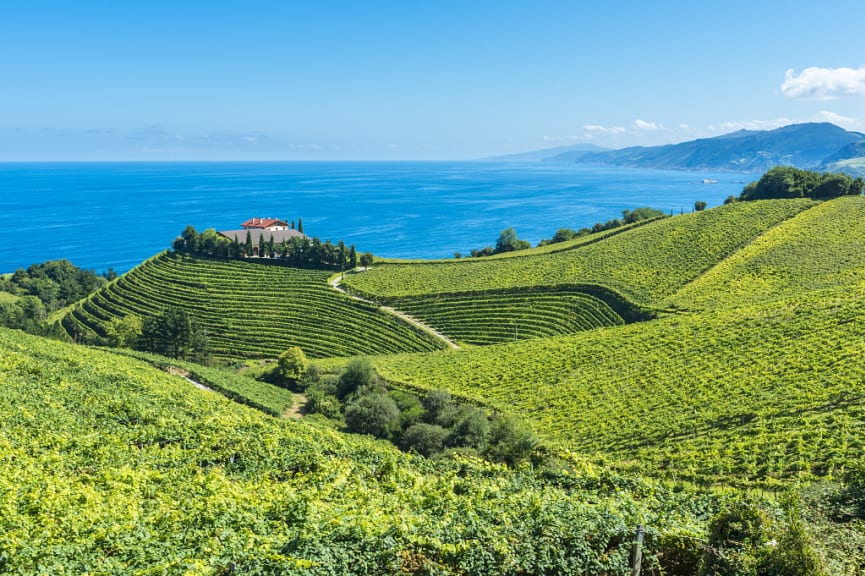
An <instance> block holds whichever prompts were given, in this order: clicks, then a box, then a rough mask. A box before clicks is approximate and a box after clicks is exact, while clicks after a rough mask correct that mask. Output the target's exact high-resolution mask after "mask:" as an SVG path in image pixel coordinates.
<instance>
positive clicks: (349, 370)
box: [336, 358, 378, 400]
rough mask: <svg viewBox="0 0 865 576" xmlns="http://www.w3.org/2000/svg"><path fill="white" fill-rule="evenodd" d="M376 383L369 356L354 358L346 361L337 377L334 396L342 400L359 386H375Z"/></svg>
mask: <svg viewBox="0 0 865 576" xmlns="http://www.w3.org/2000/svg"><path fill="white" fill-rule="evenodd" d="M377 384H378V375H377V374H376V373H375V368H373V367H372V362H370V361H369V358H355V359H354V360H352V361H351V362H349V363H348V366H346V367H345V370H344V371H343V373H342V374H341V375H340V377H339V383H338V384H337V386H336V397H337V398H339V399H340V400H343V399H344V398H346V397H347V396H348V395H350V394H352V393H353V392H355V391H356V390H358V389H359V388H361V387H369V386H375V385H377Z"/></svg>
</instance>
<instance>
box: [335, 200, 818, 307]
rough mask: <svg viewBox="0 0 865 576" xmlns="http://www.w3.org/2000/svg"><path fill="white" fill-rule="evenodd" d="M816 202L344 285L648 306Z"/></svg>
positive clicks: (737, 209)
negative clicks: (578, 294) (595, 290)
mask: <svg viewBox="0 0 865 576" xmlns="http://www.w3.org/2000/svg"><path fill="white" fill-rule="evenodd" d="M811 205H812V202H810V201H808V200H786V201H772V202H758V203H754V202H741V203H736V204H730V205H727V206H721V207H718V208H714V209H712V210H706V211H703V212H696V213H691V214H684V215H682V216H677V217H674V218H663V219H660V220H651V221H649V222H648V223H647V224H644V225H641V226H640V225H637V226H634V225H632V227H630V228H626V229H623V230H622V231H621V232H619V233H616V234H611V235H607V236H602V237H600V238H599V239H598V240H597V241H594V242H582V243H576V244H575V245H574V246H573V247H571V248H570V249H559V250H558V251H549V252H545V251H544V250H541V251H540V252H539V253H536V251H526V253H525V256H522V257H509V258H508V257H498V256H497V257H493V258H487V259H483V258H481V259H462V260H445V261H441V262H430V263H410V264H384V265H379V266H376V268H375V269H373V270H370V271H368V272H364V273H363V274H354V275H351V276H347V277H346V281H345V283H344V286H346V287H347V288H348V289H351V290H354V291H355V292H357V293H358V294H361V295H366V296H368V297H371V298H373V299H376V298H391V297H403V296H422V295H434V294H453V293H456V292H480V291H492V290H502V289H508V288H532V287H539V286H547V287H549V286H561V285H574V284H581V285H586V284H596V285H601V286H604V287H606V288H608V289H610V290H612V291H614V292H617V293H619V294H621V295H622V296H624V297H625V298H627V299H629V300H630V301H632V302H634V303H635V304H639V305H643V306H648V305H652V304H654V303H657V302H659V301H661V300H663V299H665V298H667V297H669V296H671V295H672V294H674V293H675V292H676V291H677V290H679V289H680V288H681V287H682V286H684V285H686V284H687V283H688V282H690V281H692V280H694V279H695V278H697V277H698V276H699V275H700V274H702V273H703V272H705V271H706V270H707V269H709V268H711V267H712V266H714V265H716V264H717V263H718V262H720V261H722V260H723V259H725V258H726V257H728V256H729V255H730V254H732V253H733V252H735V251H736V250H738V249H740V248H741V247H742V246H744V245H746V244H747V243H748V242H750V241H751V240H753V239H754V238H755V237H756V236H758V235H760V234H762V233H763V232H765V231H766V230H767V229H769V228H771V227H772V226H775V225H776V224H778V223H780V222H783V221H784V220H786V219H788V218H791V217H792V216H794V215H795V214H797V213H799V212H800V211H802V210H804V209H806V208H807V207H809V206H811ZM575 242H576V241H575ZM547 248H548V249H550V250H551V248H550V247H547Z"/></svg>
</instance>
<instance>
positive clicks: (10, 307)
mask: <svg viewBox="0 0 865 576" xmlns="http://www.w3.org/2000/svg"><path fill="white" fill-rule="evenodd" d="M114 277H116V274H115V273H114V271H113V270H112V269H110V268H109V269H108V271H107V272H106V273H105V274H101V275H100V274H97V273H96V272H93V271H91V270H84V269H81V268H78V267H77V266H75V265H73V264H72V263H71V262H69V260H51V261H48V262H43V263H41V264H33V265H31V266H30V267H28V268H27V269H24V268H19V269H18V270H16V271H15V273H14V274H10V275H8V276H2V277H0V293H5V294H7V295H8V296H6V297H4V298H0V326H4V327H6V328H18V329H20V330H24V331H25V332H29V333H30V334H38V335H41V336H57V335H59V332H57V330H58V328H57V327H55V326H53V325H50V324H49V323H48V321H47V320H48V316H49V315H50V314H51V313H52V312H54V311H56V310H59V309H60V308H63V307H64V306H68V305H69V304H72V303H73V302H77V301H78V300H81V299H82V298H84V297H85V296H87V295H88V294H90V293H91V292H94V291H95V290H97V289H98V288H100V287H102V286H104V285H105V283H106V281H107V280H110V279H113V278H114Z"/></svg>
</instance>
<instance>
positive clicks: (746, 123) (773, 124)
mask: <svg viewBox="0 0 865 576" xmlns="http://www.w3.org/2000/svg"><path fill="white" fill-rule="evenodd" d="M795 123H796V122H795V120H791V119H789V118H783V117H782V118H775V119H774V120H737V121H733V122H723V123H721V126H720V129H721V131H723V132H736V131H737V130H774V129H775V128H780V127H782V126H787V125H789V124H795ZM714 128H715V127H714V126H710V127H709V130H714Z"/></svg>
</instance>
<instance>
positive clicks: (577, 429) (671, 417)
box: [375, 289, 865, 484]
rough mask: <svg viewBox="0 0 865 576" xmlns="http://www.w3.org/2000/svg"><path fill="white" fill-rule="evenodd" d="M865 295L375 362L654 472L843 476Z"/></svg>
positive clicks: (399, 376) (861, 440) (399, 377)
mask: <svg viewBox="0 0 865 576" xmlns="http://www.w3.org/2000/svg"><path fill="white" fill-rule="evenodd" d="M861 300H862V292H861V291H857V292H855V293H854V294H848V290H847V289H845V290H842V291H840V293H838V292H835V293H824V294H819V295H817V294H814V295H808V296H803V297H801V298H793V299H790V300H787V301H780V302H778V301H776V302H773V303H771V304H769V305H765V306H762V307H759V306H756V307H749V308H742V309H736V310H733V311H727V310H724V311H719V312H712V313H703V314H690V315H682V316H668V317H665V318H662V319H659V320H654V321H651V322H644V323H639V324H632V325H629V326H621V327H613V328H602V329H597V330H593V331H591V332H584V333H581V334H577V335H574V336H567V337H556V338H548V339H538V340H530V341H526V342H518V343H512V344H504V345H497V346H488V347H482V348H474V349H471V350H466V351H462V352H459V353H454V352H439V353H434V354H423V355H419V354H407V355H399V356H391V357H387V356H384V357H378V358H376V359H375V364H376V366H377V367H378V369H379V370H380V372H381V373H382V374H383V375H384V376H385V377H386V378H387V379H389V380H390V381H392V382H396V383H401V384H402V385H404V386H408V387H413V388H422V389H439V388H441V389H445V390H448V391H450V392H452V393H454V394H456V395H459V396H461V397H465V398H468V399H470V400H473V401H475V402H478V403H482V404H485V405H488V406H492V407H494V408H497V409H500V410H505V411H511V412H517V413H521V414H523V416H524V417H526V418H528V419H529V420H530V421H531V422H533V423H534V425H535V428H536V431H538V432H539V433H540V434H542V435H543V437H544V438H545V439H546V440H547V441H548V442H549V443H551V444H552V445H557V446H562V447H564V448H567V449H571V450H576V451H578V452H581V453H586V454H593V455H595V456H596V457H599V458H615V459H619V460H630V461H633V463H634V465H635V466H637V467H638V468H639V470H641V471H642V472H644V473H646V474H650V475H654V474H662V475H664V476H672V477H677V478H688V479H691V480H697V481H714V482H722V483H742V484H750V483H753V482H758V483H767V482H768V483H769V484H771V483H773V482H774V481H776V480H783V479H786V478H790V477H803V478H814V477H819V476H827V475H833V474H838V473H839V472H840V471H843V470H844V469H845V468H847V467H849V466H850V465H851V464H853V463H855V462H857V461H858V458H859V456H860V454H861V450H862V449H863V448H865V431H863V430H862V427H861V425H860V424H861V422H862V420H863V419H865V403H863V399H865V368H863V366H862V364H861V362H859V360H858V359H859V358H861V357H862V355H863V353H865V344H863V342H865V339H863V336H865V305H863V304H862V302H861Z"/></svg>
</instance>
